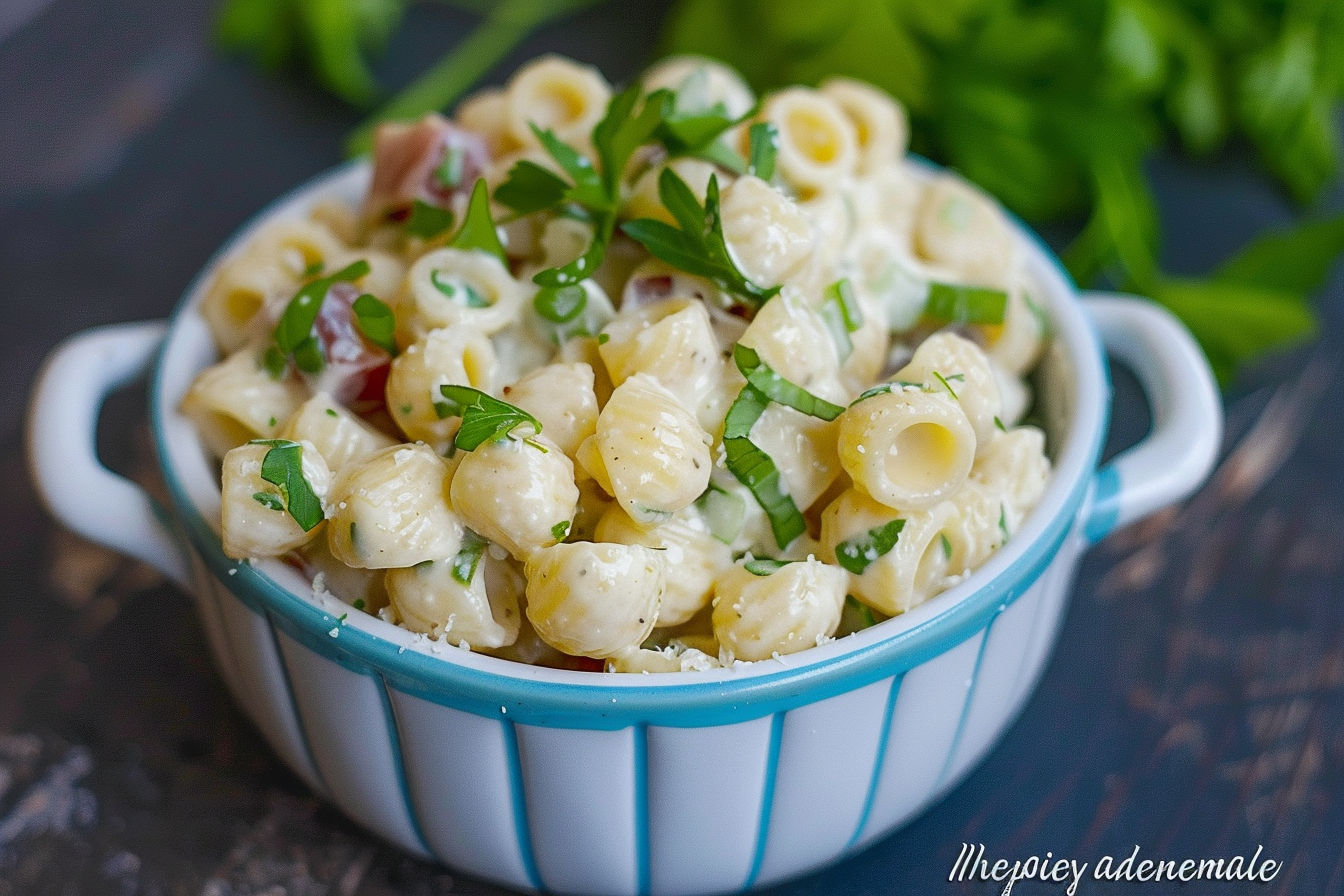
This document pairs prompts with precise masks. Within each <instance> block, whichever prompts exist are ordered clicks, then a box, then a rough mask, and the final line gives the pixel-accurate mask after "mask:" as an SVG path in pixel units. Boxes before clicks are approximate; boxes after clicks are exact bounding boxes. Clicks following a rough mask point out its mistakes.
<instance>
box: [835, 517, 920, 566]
mask: <svg viewBox="0 0 1344 896" xmlns="http://www.w3.org/2000/svg"><path fill="white" fill-rule="evenodd" d="M904 528H905V520H903V519H894V520H892V521H891V522H889V523H883V524H882V525H881V526H874V527H873V528H871V529H869V530H868V531H867V532H866V533H864V534H863V535H858V536H855V537H854V538H846V539H845V540H844V541H842V542H840V543H839V544H838V545H836V546H835V562H836V563H838V564H840V565H841V566H842V567H844V568H845V569H847V570H849V571H850V572H852V573H854V575H856V576H861V575H863V573H864V571H865V570H866V569H868V567H869V566H870V565H872V563H873V562H874V561H875V560H877V559H878V558H879V557H882V556H884V555H885V554H887V553H888V552H889V551H890V550H891V549H892V548H894V547H896V541H897V540H898V539H899V538H900V537H901V530H902V529H904Z"/></svg>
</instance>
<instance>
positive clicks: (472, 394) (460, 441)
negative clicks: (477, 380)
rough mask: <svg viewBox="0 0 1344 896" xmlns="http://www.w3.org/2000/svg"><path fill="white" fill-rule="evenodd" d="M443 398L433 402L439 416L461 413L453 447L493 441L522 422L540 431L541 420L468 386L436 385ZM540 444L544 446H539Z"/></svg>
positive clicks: (453, 415)
mask: <svg viewBox="0 0 1344 896" xmlns="http://www.w3.org/2000/svg"><path fill="white" fill-rule="evenodd" d="M439 392H440V393H441V394H442V395H443V399H444V400H443V401H438V402H435V403H434V410H435V413H437V414H438V415H439V418H440V419H443V418H446V417H461V418H462V426H461V427H459V428H458V430H457V436H456V437H454V439H453V447H454V448H460V449H462V450H464V451H473V450H475V449H476V448H479V447H480V446H481V445H482V444H483V443H485V442H495V441H498V440H499V439H502V438H504V437H505V436H507V435H508V434H509V433H511V432H513V430H514V429H515V428H516V427H518V426H520V425H522V424H524V423H526V424H529V425H531V427H532V429H533V431H534V432H541V422H540V421H539V420H537V418H536V417H533V416H532V415H531V414H529V413H528V412H527V411H525V410H523V409H522V408H520V407H515V406H514V405H511V404H509V403H508V402H507V401H500V400H499V399H498V398H495V397H494V396H493V395H490V394H488V393H486V392H482V391H481V390H480V389H473V388H472V387H471V386H459V385H456V384H452V383H450V384H447V385H444V386H440V387H439ZM543 447H544V446H543Z"/></svg>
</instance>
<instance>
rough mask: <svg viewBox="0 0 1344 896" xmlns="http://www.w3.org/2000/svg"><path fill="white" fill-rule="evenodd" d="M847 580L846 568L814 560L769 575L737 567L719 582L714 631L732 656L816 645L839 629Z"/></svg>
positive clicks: (760, 657)
mask: <svg viewBox="0 0 1344 896" xmlns="http://www.w3.org/2000/svg"><path fill="white" fill-rule="evenodd" d="M847 584H848V576H847V575H846V574H845V571H844V570H843V569H840V568H838V567H835V566H831V565H829V564H826V563H822V562H821V561H819V560H814V559H808V560H800V561H797V562H794V563H786V564H784V565H783V566H781V567H779V568H778V569H776V570H775V571H773V572H769V573H767V574H765V575H762V574H759V573H755V572H752V571H750V568H749V565H737V566H732V567H730V568H729V569H728V570H727V571H726V572H724V573H723V574H722V575H721V576H719V579H718V581H717V582H716V583H715V585H714V617H713V618H714V634H715V636H716V637H717V638H718V640H719V643H720V645H722V648H723V651H724V653H725V654H726V655H727V656H728V657H729V658H732V659H743V660H765V659H769V658H770V657H772V656H774V655H775V654H786V653H797V652H798V651H800V650H803V649H805V648H808V647H815V646H816V645H818V644H820V643H821V642H822V641H824V640H826V639H827V638H829V637H830V636H831V635H833V634H835V629H836V627H837V626H838V625H839V624H840V610H841V609H842V608H843V607H844V604H845V586H846V585H847Z"/></svg>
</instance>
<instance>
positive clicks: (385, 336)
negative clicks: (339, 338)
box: [350, 292, 397, 357]
mask: <svg viewBox="0 0 1344 896" xmlns="http://www.w3.org/2000/svg"><path fill="white" fill-rule="evenodd" d="M350 310H351V311H353V312H354V315H355V329H357V330H359V332H360V333H362V334H363V335H364V338H365V339H367V340H369V341H370V342H372V343H373V344H374V345H376V346H378V347H379V348H381V349H382V350H383V351H385V352H387V353H388V354H389V355H392V356H394V357H395V356H396V354H397V340H396V338H395V337H394V336H393V333H394V332H395V331H396V329H397V324H396V321H395V320H394V319H393V317H392V309H391V308H389V307H387V303H385V302H383V301H382V300H380V299H379V298H377V297H376V296H373V295H371V294H369V293H367V292H366V293H364V295H362V296H360V297H359V298H357V299H355V303H354V304H353V305H351V306H350Z"/></svg>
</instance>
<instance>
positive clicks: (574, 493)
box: [449, 435, 579, 560]
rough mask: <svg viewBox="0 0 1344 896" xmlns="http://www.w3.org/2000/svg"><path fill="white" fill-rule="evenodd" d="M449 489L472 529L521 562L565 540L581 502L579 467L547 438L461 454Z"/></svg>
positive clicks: (504, 442)
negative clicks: (576, 472) (577, 478)
mask: <svg viewBox="0 0 1344 896" xmlns="http://www.w3.org/2000/svg"><path fill="white" fill-rule="evenodd" d="M462 455H463V456H462V457H461V459H460V460H459V461H458V464H457V471H456V472H455V473H453V482H452V485H451V486H450V488H449V495H450V496H451V498H452V502H453V506H454V507H456V508H458V512H459V513H460V514H461V515H462V518H463V520H465V521H466V524H467V525H468V526H470V527H471V528H472V529H475V530H476V531H477V532H479V533H481V534H482V535H484V536H485V537H486V538H488V539H490V540H491V541H493V542H495V543H496V544H498V545H501V546H502V547H504V548H505V549H506V550H507V551H508V552H509V553H510V554H512V555H513V556H514V557H517V558H518V559H520V560H521V559H525V558H526V557H528V556H529V555H530V554H532V553H533V552H534V551H536V550H538V549H540V548H543V547H546V546H547V545H552V544H555V543H556V542H557V541H561V540H563V539H564V537H565V535H566V534H567V533H568V532H569V528H570V526H571V525H573V522H574V514H575V511H576V509H577V507H578V503H579V487H578V486H577V485H575V483H574V464H573V463H571V462H570V459H569V458H568V457H567V456H566V455H565V453H564V452H563V451H561V450H560V448H559V446H557V445H556V444H555V443H554V442H552V441H550V440H549V439H547V438H546V437H545V436H544V435H542V436H532V437H530V438H526V439H515V438H503V439H497V440H495V441H493V442H487V443H485V444H483V445H481V446H479V447H478V448H476V449H475V450H473V451H468V452H462Z"/></svg>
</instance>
